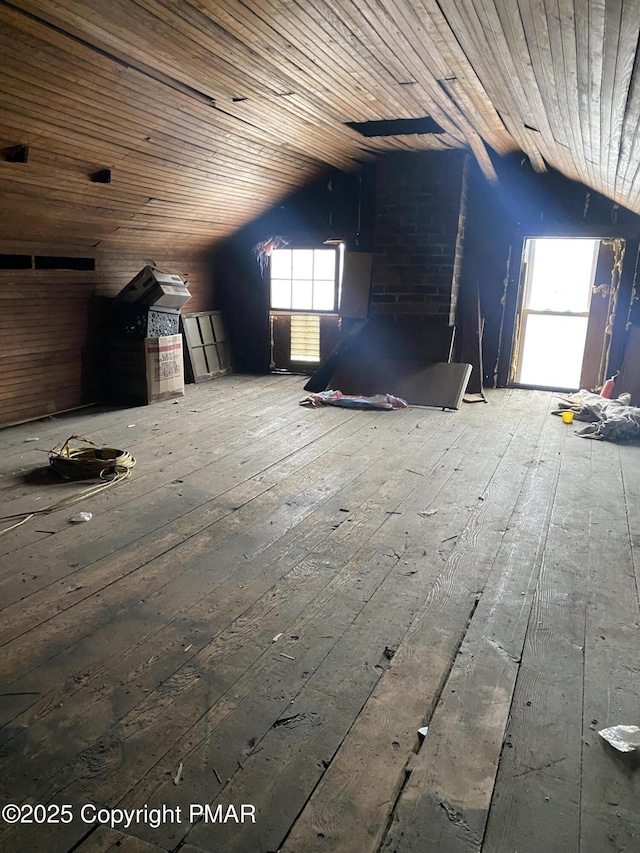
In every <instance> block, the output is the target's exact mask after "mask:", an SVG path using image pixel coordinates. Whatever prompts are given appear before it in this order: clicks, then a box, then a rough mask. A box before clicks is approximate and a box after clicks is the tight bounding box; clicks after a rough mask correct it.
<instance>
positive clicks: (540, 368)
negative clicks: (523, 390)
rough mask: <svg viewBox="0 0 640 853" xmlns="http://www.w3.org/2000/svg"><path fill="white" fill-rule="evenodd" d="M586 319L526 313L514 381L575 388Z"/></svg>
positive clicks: (581, 354) (587, 320) (580, 365)
mask: <svg viewBox="0 0 640 853" xmlns="http://www.w3.org/2000/svg"><path fill="white" fill-rule="evenodd" d="M588 322H589V318H588V317H554V316H549V315H547V314H529V315H528V317H527V322H526V325H525V329H524V342H523V346H522V357H521V361H520V365H521V367H520V376H519V377H518V382H521V383H522V384H523V385H546V386H548V387H549V388H578V386H579V384H580V372H581V370H582V358H583V355H584V342H585V339H586V336H587V323H588Z"/></svg>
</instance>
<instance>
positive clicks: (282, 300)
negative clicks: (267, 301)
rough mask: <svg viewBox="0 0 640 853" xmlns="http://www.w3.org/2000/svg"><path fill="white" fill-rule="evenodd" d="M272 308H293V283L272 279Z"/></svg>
mask: <svg viewBox="0 0 640 853" xmlns="http://www.w3.org/2000/svg"><path fill="white" fill-rule="evenodd" d="M271 307H272V308H291V282H290V281H288V280H287V281H283V280H282V279H273V278H272V279H271Z"/></svg>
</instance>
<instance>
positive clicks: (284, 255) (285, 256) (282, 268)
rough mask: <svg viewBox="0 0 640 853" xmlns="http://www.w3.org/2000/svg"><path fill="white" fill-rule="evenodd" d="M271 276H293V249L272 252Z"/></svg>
mask: <svg viewBox="0 0 640 853" xmlns="http://www.w3.org/2000/svg"><path fill="white" fill-rule="evenodd" d="M271 278H291V249H276V250H275V251H273V252H271Z"/></svg>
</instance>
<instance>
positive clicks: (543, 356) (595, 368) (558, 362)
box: [511, 237, 621, 390]
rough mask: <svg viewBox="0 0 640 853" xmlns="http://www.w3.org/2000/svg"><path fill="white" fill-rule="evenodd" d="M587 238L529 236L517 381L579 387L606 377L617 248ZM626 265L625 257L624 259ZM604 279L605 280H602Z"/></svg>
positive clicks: (523, 274)
mask: <svg viewBox="0 0 640 853" xmlns="http://www.w3.org/2000/svg"><path fill="white" fill-rule="evenodd" d="M620 243H621V241H610V240H609V241H604V240H591V239H584V238H568V239H565V238H556V237H545V238H535V239H534V238H531V239H527V240H525V243H524V252H523V261H522V272H521V278H520V282H521V301H520V310H519V313H518V324H517V333H516V346H515V349H514V358H513V363H512V371H511V374H512V382H513V383H514V384H516V385H525V386H527V387H534V388H553V389H563V390H577V389H578V388H580V387H583V388H584V387H592V386H594V385H596V384H597V383H598V381H602V380H601V373H602V370H603V369H604V365H603V361H605V360H606V359H605V349H606V346H605V344H606V336H607V331H608V328H609V319H610V310H611V306H612V303H613V304H615V300H612V292H611V291H612V287H611V285H612V284H613V282H612V271H614V269H615V265H616V258H615V257H614V256H615V254H616V253H615V251H614V246H615V245H616V244H618V250H619V244H620ZM620 263H621V258H620ZM601 279H602V281H600V280H601Z"/></svg>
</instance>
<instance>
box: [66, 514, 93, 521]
mask: <svg viewBox="0 0 640 853" xmlns="http://www.w3.org/2000/svg"><path fill="white" fill-rule="evenodd" d="M92 518H93V513H91V512H79V513H78V514H77V515H72V516H71V518H70V519H69V521H73V522H79V521H91V519H92Z"/></svg>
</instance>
